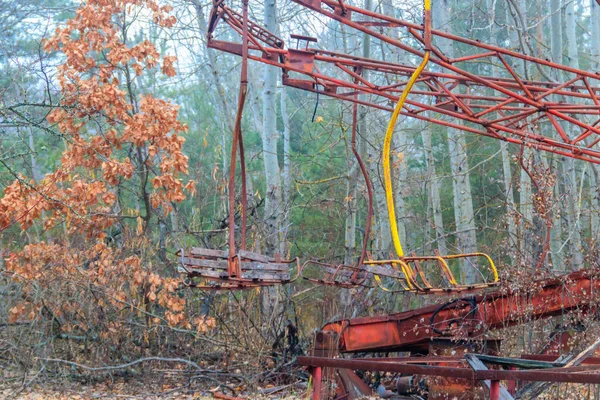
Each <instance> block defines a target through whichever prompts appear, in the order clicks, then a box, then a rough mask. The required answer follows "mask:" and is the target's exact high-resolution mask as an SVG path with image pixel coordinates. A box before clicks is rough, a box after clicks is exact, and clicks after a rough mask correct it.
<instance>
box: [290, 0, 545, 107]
mask: <svg viewBox="0 0 600 400" xmlns="http://www.w3.org/2000/svg"><path fill="white" fill-rule="evenodd" d="M294 1H295V2H297V3H300V4H302V5H305V6H306V7H308V8H311V9H313V10H315V11H318V12H320V13H321V14H323V15H325V16H327V17H329V18H332V19H334V20H336V21H339V22H341V23H343V24H345V25H348V26H350V27H352V28H355V29H357V30H360V31H361V32H364V33H366V34H368V35H370V36H373V37H375V38H377V39H379V40H382V41H384V42H387V43H389V44H391V45H394V46H396V47H398V48H400V49H402V50H405V51H408V52H410V53H412V54H414V55H416V56H419V57H423V54H424V53H423V52H421V51H418V50H416V49H414V48H412V47H410V46H406V45H404V44H403V43H402V42H400V41H398V40H395V39H391V38H389V37H387V36H385V35H383V34H380V33H378V32H375V31H373V30H371V29H368V28H365V27H363V26H360V25H359V24H356V23H355V22H353V21H351V20H349V19H347V18H343V17H340V16H338V15H337V14H335V13H332V12H329V11H326V10H323V9H317V8H315V7H313V6H312V5H309V4H307V3H306V2H305V1H304V0H294ZM329 1H330V0H324V1H323V2H324V3H328V2H329ZM348 7H349V8H350V9H357V7H354V6H350V5H348ZM358 10H362V9H358ZM362 11H365V10H362ZM357 12H359V13H361V11H357ZM364 14H365V15H368V16H373V17H376V18H379V17H380V16H381V14H377V13H373V12H368V13H366V12H365V13H364ZM386 18H389V17H386ZM431 62H433V63H435V64H438V65H439V66H441V67H443V68H446V69H448V70H450V71H453V72H455V73H457V74H459V75H461V76H464V77H467V78H469V79H471V80H474V81H476V82H479V83H481V84H483V85H484V86H488V87H491V88H493V89H495V90H497V91H498V92H501V93H504V94H505V95H507V96H510V97H513V98H515V99H518V100H520V101H521V102H523V103H526V104H528V105H531V106H535V107H540V106H541V105H540V104H539V103H537V102H534V101H533V100H531V99H529V98H527V97H524V96H521V95H519V94H518V93H515V92H512V91H510V90H508V89H505V88H503V87H501V86H499V85H497V84H495V83H493V82H491V81H489V80H486V79H484V78H482V77H479V76H477V75H475V74H472V73H469V72H467V71H464V70H462V69H460V68H457V67H455V66H453V65H452V64H449V63H447V62H444V61H443V60H439V59H436V58H431Z"/></svg>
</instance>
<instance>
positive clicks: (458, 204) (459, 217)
mask: <svg viewBox="0 0 600 400" xmlns="http://www.w3.org/2000/svg"><path fill="white" fill-rule="evenodd" d="M452 9H453V3H452V2H451V1H450V0H441V1H440V2H439V4H438V5H437V6H436V7H433V13H434V15H433V22H434V26H435V27H436V29H439V30H442V31H445V32H448V33H452V26H451V23H450V21H451V15H452ZM436 41H437V46H438V47H439V48H440V50H441V51H442V52H443V53H444V54H445V55H446V56H447V57H450V58H452V57H453V54H454V51H453V48H452V47H453V46H452V42H451V41H449V40H446V39H439V38H438V39H437V40H436ZM446 132H447V136H448V153H449V155H450V167H451V171H452V187H453V193H454V221H455V225H456V244H457V246H456V247H457V250H458V252H461V253H471V252H475V251H477V238H476V228H475V220H474V213H473V197H472V195H471V183H470V175H469V161H468V158H467V142H466V139H465V134H464V132H462V131H459V130H457V129H454V128H446ZM462 273H463V276H464V280H465V282H466V283H473V282H475V281H476V279H477V271H476V270H475V269H474V268H472V267H471V266H470V265H469V264H468V263H463V264H462Z"/></svg>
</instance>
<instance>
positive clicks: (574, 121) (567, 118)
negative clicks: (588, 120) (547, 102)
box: [548, 109, 600, 135]
mask: <svg viewBox="0 0 600 400" xmlns="http://www.w3.org/2000/svg"><path fill="white" fill-rule="evenodd" d="M548 112H549V113H550V114H552V115H554V116H556V117H558V118H561V119H563V120H565V121H567V122H570V123H572V124H575V125H577V126H579V127H580V128H583V129H589V130H591V131H592V132H594V133H596V134H598V135H600V129H598V128H596V127H593V126H590V125H587V124H584V123H583V122H580V121H579V120H577V119H576V118H573V117H570V116H568V115H566V114H564V113H562V112H560V111H556V110H553V109H549V110H548Z"/></svg>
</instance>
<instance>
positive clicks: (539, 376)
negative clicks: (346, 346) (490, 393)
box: [297, 356, 600, 395]
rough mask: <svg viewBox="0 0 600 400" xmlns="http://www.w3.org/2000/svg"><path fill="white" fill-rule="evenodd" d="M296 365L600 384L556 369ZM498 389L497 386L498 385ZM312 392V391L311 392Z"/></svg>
mask: <svg viewBox="0 0 600 400" xmlns="http://www.w3.org/2000/svg"><path fill="white" fill-rule="evenodd" d="M297 361H298V364H299V365H302V366H306V367H312V368H315V367H316V368H318V367H321V368H341V369H351V370H367V371H383V372H392V373H401V374H412V375H425V376H441V377H448V378H461V379H468V380H472V381H485V380H490V381H492V382H494V381H496V382H499V381H501V380H504V381H507V380H508V381H529V382H556V383H588V384H599V383H600V374H590V373H587V374H580V373H573V372H559V371H548V370H540V371H527V370H525V371H523V370H472V369H470V368H456V367H438V366H429V365H414V364H402V363H386V362H379V361H366V360H353V359H344V358H328V357H308V356H300V357H298V359H297ZM498 390H499V387H498ZM313 393H314V392H313ZM313 395H314V394H313Z"/></svg>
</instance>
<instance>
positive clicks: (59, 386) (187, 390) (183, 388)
mask: <svg viewBox="0 0 600 400" xmlns="http://www.w3.org/2000/svg"><path fill="white" fill-rule="evenodd" d="M272 389H273V390H277V388H272ZM221 390H223V389H222V388H220V387H218V386H215V387H212V388H205V389H198V388H191V387H189V386H188V385H186V383H184V382H175V381H170V382H168V383H161V384H157V383H153V382H151V381H137V380H135V381H134V380H128V381H127V382H124V381H115V382H102V383H94V384H81V383H77V382H60V383H57V382H46V381H44V382H37V383H36V382H34V383H31V384H29V385H27V386H26V387H24V386H23V384H22V383H13V384H2V383H1V382H0V400H4V399H7V400H8V399H11V400H12V399H14V400H66V399H73V400H93V399H103V400H104V399H106V400H109V399H110V400H113V399H114V400H116V399H119V400H121V399H140V400H145V399H166V400H172V399H182V400H191V399H194V400H209V399H218V398H223V397H221V396H219V394H222V393H223V392H225V393H226V394H227V395H229V396H231V395H232V393H229V392H227V391H224V390H223V392H222V391H221ZM266 390H268V389H266ZM213 392H214V393H216V396H214V395H213V394H212V393H213ZM225 398H226V397H225ZM230 398H235V399H253V400H254V399H256V400H275V399H277V400H292V399H305V398H306V394H305V393H301V392H298V393H293V389H292V388H290V387H286V388H283V389H281V390H279V391H277V392H276V393H272V394H270V395H260V394H258V393H255V394H243V393H242V394H239V395H237V397H230Z"/></svg>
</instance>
